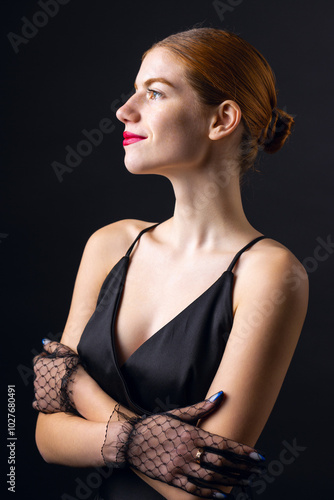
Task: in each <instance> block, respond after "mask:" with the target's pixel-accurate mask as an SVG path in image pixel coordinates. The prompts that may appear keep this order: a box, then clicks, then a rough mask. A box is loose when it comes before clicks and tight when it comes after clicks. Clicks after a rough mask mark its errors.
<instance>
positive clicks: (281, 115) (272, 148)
mask: <svg viewBox="0 0 334 500" xmlns="http://www.w3.org/2000/svg"><path fill="white" fill-rule="evenodd" d="M294 123H295V121H294V119H293V117H292V116H291V115H289V114H288V113H286V112H285V111H283V110H282V109H278V108H274V109H273V111H272V118H271V121H270V123H269V125H268V127H266V128H265V129H264V130H263V132H262V134H261V137H260V139H259V144H260V146H261V147H262V149H263V150H264V151H265V152H266V153H276V151H278V150H279V149H281V147H282V146H283V144H284V143H285V141H286V140H287V138H288V137H289V135H290V134H291V132H292V128H293V125H294Z"/></svg>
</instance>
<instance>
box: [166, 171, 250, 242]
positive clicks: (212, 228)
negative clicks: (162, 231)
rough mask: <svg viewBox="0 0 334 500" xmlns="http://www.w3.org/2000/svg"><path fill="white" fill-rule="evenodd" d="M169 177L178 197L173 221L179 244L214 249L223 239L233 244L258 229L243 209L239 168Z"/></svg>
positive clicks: (175, 239) (172, 224) (171, 221)
mask: <svg viewBox="0 0 334 500" xmlns="http://www.w3.org/2000/svg"><path fill="white" fill-rule="evenodd" d="M169 179H170V181H171V183H172V185H173V189H174V193H175V199H176V202H175V209H174V215H173V217H172V218H171V219H170V221H169V224H170V229H171V231H172V232H173V241H174V244H175V246H176V247H179V248H182V249H186V248H188V249H189V250H191V249H193V250H195V249H199V248H203V249H204V248H208V249H210V248H215V247H217V245H218V246H219V243H221V242H222V241H224V242H225V243H226V241H229V242H231V245H233V244H234V242H236V243H238V242H239V240H240V241H241V239H242V238H245V237H246V238H247V237H251V235H252V236H254V234H255V233H256V230H255V229H254V228H253V227H252V226H251V225H250V223H249V222H248V220H247V218H246V215H245V213H244V210H243V206H242V200H241V192H240V182H239V170H238V168H236V167H232V166H230V167H226V168H224V169H222V168H220V169H219V170H218V169H217V170H214V169H211V170H210V169H209V168H205V169H201V170H198V171H196V172H195V173H193V172H192V174H191V176H190V175H189V174H187V175H184V176H180V175H179V176H178V177H177V178H176V177H174V178H172V177H169Z"/></svg>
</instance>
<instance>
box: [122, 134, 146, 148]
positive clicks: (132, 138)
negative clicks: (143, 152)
mask: <svg viewBox="0 0 334 500" xmlns="http://www.w3.org/2000/svg"><path fill="white" fill-rule="evenodd" d="M123 137H124V141H123V146H128V145H129V144H134V143H135V142H138V141H143V140H144V139H147V137H143V136H142V135H137V134H132V133H131V132H123Z"/></svg>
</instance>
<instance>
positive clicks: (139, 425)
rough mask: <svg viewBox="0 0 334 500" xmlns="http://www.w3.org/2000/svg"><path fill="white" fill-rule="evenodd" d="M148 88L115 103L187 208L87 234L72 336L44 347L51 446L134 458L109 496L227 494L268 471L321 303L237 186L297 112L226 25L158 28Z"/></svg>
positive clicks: (140, 149) (147, 158)
mask: <svg viewBox="0 0 334 500" xmlns="http://www.w3.org/2000/svg"><path fill="white" fill-rule="evenodd" d="M135 89H136V92H135V94H134V95H133V96H132V97H131V98H130V99H129V100H128V101H127V102H126V103H125V104H124V105H123V106H122V107H121V108H120V109H119V110H118V111H117V117H118V119H119V120H121V121H122V122H123V123H124V125H125V131H124V142H123V145H124V148H125V165H126V168H127V169H128V170H129V171H130V172H132V173H134V174H146V173H147V174H159V175H164V176H165V177H167V178H168V179H169V180H170V181H171V183H172V185H173V189H174V192H175V198H176V202H175V210H174V214H173V217H171V218H170V219H169V220H167V221H164V222H163V223H161V224H158V225H157V224H152V223H147V222H143V221H137V220H123V221H119V222H117V223H114V224H111V225H109V226H107V227H104V228H102V229H100V230H99V231H97V232H96V233H95V234H94V235H93V236H92V237H91V238H90V239H89V241H88V243H87V246H86V248H85V251H84V254H83V258H82V262H81V264H80V269H79V272H78V276H77V280H76V284H75V289H74V294H73V300H72V304H71V310H70V313H69V318H68V321H67V323H66V326H65V330H64V333H63V336H62V339H61V343H62V344H64V346H61V345H59V344H57V343H49V344H47V345H46V346H45V350H46V352H47V353H48V354H46V353H44V354H43V355H42V356H40V357H39V358H38V359H37V360H36V361H35V371H36V381H35V391H36V401H35V403H34V407H35V408H36V409H39V410H41V411H42V412H45V413H49V414H43V413H40V415H39V418H38V422H37V430H36V440H37V445H38V448H39V450H40V452H41V454H42V456H43V457H44V459H45V460H46V461H48V462H54V463H62V464H66V465H73V466H79V467H80V466H83V467H84V466H101V465H103V464H108V465H110V464H112V465H113V466H114V467H119V466H124V465H125V464H127V465H129V466H130V467H131V468H129V467H128V468H125V469H115V470H114V471H113V473H112V475H111V476H110V477H109V479H107V480H106V481H105V482H104V484H103V486H102V488H101V492H100V493H99V496H98V498H101V499H102V498H104V499H105V500H107V499H114V498H115V499H118V500H119V499H121V498H126V499H127V500H129V499H131V498H136V499H138V498H143V499H150V498H152V499H158V498H168V499H188V498H189V499H193V498H202V497H205V498H225V494H226V492H228V491H230V489H229V488H228V487H229V486H231V485H234V484H247V482H248V479H247V478H249V476H250V475H252V474H253V473H254V474H257V473H258V472H259V467H258V466H256V467H255V468H254V465H256V464H257V465H258V464H260V463H261V458H262V457H261V455H259V454H257V453H256V452H255V450H253V448H251V447H252V446H254V445H255V443H256V441H257V439H258V437H259V435H260V433H261V431H262V429H263V427H264V425H265V423H266V421H267V419H268V417H269V414H270V412H271V410H272V407H273V405H274V403H275V400H276V398H277V395H278V392H279V390H280V387H281V385H282V382H283V379H284V377H285V374H286V371H287V368H288V366H289V363H290V360H291V357H292V355H293V352H294V349H295V346H296V343H297V340H298V337H299V334H300V331H301V328H302V324H303V321H304V318H305V314H306V308H307V295H308V290H307V285H306V283H307V279H306V273H305V271H304V269H303V268H302V266H301V264H300V263H299V262H298V261H297V259H296V258H295V257H294V256H293V255H292V254H291V252H290V251H289V250H287V249H286V248H285V247H284V246H283V245H281V244H280V243H278V242H276V241H274V240H271V239H269V238H267V237H265V236H263V235H261V233H260V232H259V231H257V230H256V229H254V228H253V227H252V225H251V224H250V223H249V222H248V220H247V218H246V216H245V213H244V211H243V207H242V202H241V194H240V177H241V176H242V174H243V173H244V172H245V171H246V170H248V169H249V168H251V166H252V165H253V163H254V160H255V158H256V155H257V152H258V150H259V149H263V150H264V151H266V152H269V153H273V152H275V151H277V150H278V149H280V147H281V146H282V145H283V144H284V142H285V140H286V138H287V137H288V135H289V134H290V130H291V127H292V125H293V119H292V118H291V117H290V116H289V115H288V114H286V113H284V112H283V111H281V110H278V109H277V107H276V104H277V99H276V89H275V81H274V76H273V73H272V71H271V69H270V67H269V65H268V63H267V62H266V61H265V59H264V58H263V57H262V56H261V54H259V53H258V52H257V51H256V49H254V48H253V47H252V46H251V45H250V44H248V43H247V42H245V41H244V40H242V39H241V38H240V37H238V36H237V35H234V34H232V33H228V32H224V31H221V30H216V29H211V28H200V29H193V30H189V31H186V32H183V33H179V34H176V35H172V36H171V37H168V38H167V39H165V40H163V41H162V42H159V43H157V44H155V45H154V46H153V47H152V48H151V49H150V50H149V51H148V52H146V53H145V54H144V56H143V61H142V65H141V68H140V71H139V73H138V75H137V79H136V83H135ZM110 269H111V271H110ZM296 272H297V273H298V274H299V275H300V273H301V272H302V273H304V274H305V279H304V280H300V279H299V280H298V283H300V285H299V286H298V287H296V286H291V283H295V282H294V280H293V274H294V273H296ZM96 302H98V305H97V306H96ZM87 322H88V323H87ZM66 346H67V347H66ZM69 348H70V349H69ZM77 352H78V353H79V356H80V357H79V358H78V357H77V356H76V353H77ZM78 361H80V364H78ZM83 366H84V367H85V369H84V368H83ZM60 386H61V387H60ZM221 389H223V390H224V392H225V400H224V402H223V403H222V404H220V403H221V400H222V394H221V393H220V392H219V391H220V390H221ZM52 391H53V392H52ZM212 394H216V396H215V397H213V398H211V400H206V401H202V400H204V398H205V397H207V398H208V397H209V396H210V395H212ZM201 401H202V402H201ZM117 403H119V405H118V404H117ZM166 406H167V410H170V411H166ZM171 408H176V409H171ZM180 408H181V409H180ZM74 409H76V412H77V414H76V415H75V414H74V413H75V410H74ZM69 410H70V411H71V412H72V413H68V411H69ZM152 414H153V415H152ZM134 415H139V416H141V415H144V417H141V418H138V419H135V420H127V419H128V418H129V417H133V416H134ZM82 417H84V418H82ZM198 419H201V420H200V421H199V422H198ZM106 423H107V425H106ZM226 438H229V439H226ZM232 440H233V441H232ZM64 442H66V446H64V444H63V443H64ZM238 443H247V445H248V446H246V445H240V444H238ZM223 492H225V493H223Z"/></svg>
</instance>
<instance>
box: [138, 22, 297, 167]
mask: <svg viewBox="0 0 334 500" xmlns="http://www.w3.org/2000/svg"><path fill="white" fill-rule="evenodd" d="M155 48H165V49H168V50H169V51H170V52H171V53H173V54H174V55H176V56H177V57H178V58H179V59H180V60H181V61H182V62H183V63H184V65H185V68H186V77H187V79H188V82H189V84H190V85H191V86H192V88H193V89H194V90H195V91H196V92H197V94H198V96H199V99H200V101H201V102H202V103H203V104H206V105H219V104H220V103H221V102H223V101H225V100H227V99H230V100H233V101H235V102H236V103H237V104H238V105H239V107H240V109H241V113H242V123H243V125H244V133H243V136H242V140H241V144H240V158H239V160H240V168H241V173H244V172H246V170H248V169H249V168H251V167H252V166H253V164H254V161H255V158H256V156H257V153H258V151H259V149H262V150H264V151H266V152H267V153H275V152H276V151H278V150H279V149H280V148H281V147H282V146H283V144H284V142H285V141H286V139H287V138H288V136H289V135H290V133H291V128H292V126H293V124H294V120H293V118H292V116H290V115H289V114H288V113H286V112H285V111H283V110H281V109H278V108H277V107H276V106H277V91H276V85H275V83H276V82H275V76H274V74H273V71H272V69H271V68H270V66H269V64H268V62H267V61H266V60H265V58H264V57H263V56H262V55H261V54H260V52H258V51H257V50H256V49H255V48H254V47H253V46H252V45H251V44H250V43H248V42H246V41H245V40H243V39H242V38H241V37H239V36H238V35H236V34H234V33H231V32H228V31H224V30H220V29H215V28H195V29H191V30H188V31H183V32H181V33H176V34H174V35H171V36H169V37H167V38H165V39H164V40H162V41H160V42H157V43H156V44H154V45H153V46H152V47H151V49H149V50H148V51H147V52H145V54H144V55H143V58H144V57H145V56H146V54H147V53H148V52H150V51H151V50H153V49H155Z"/></svg>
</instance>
